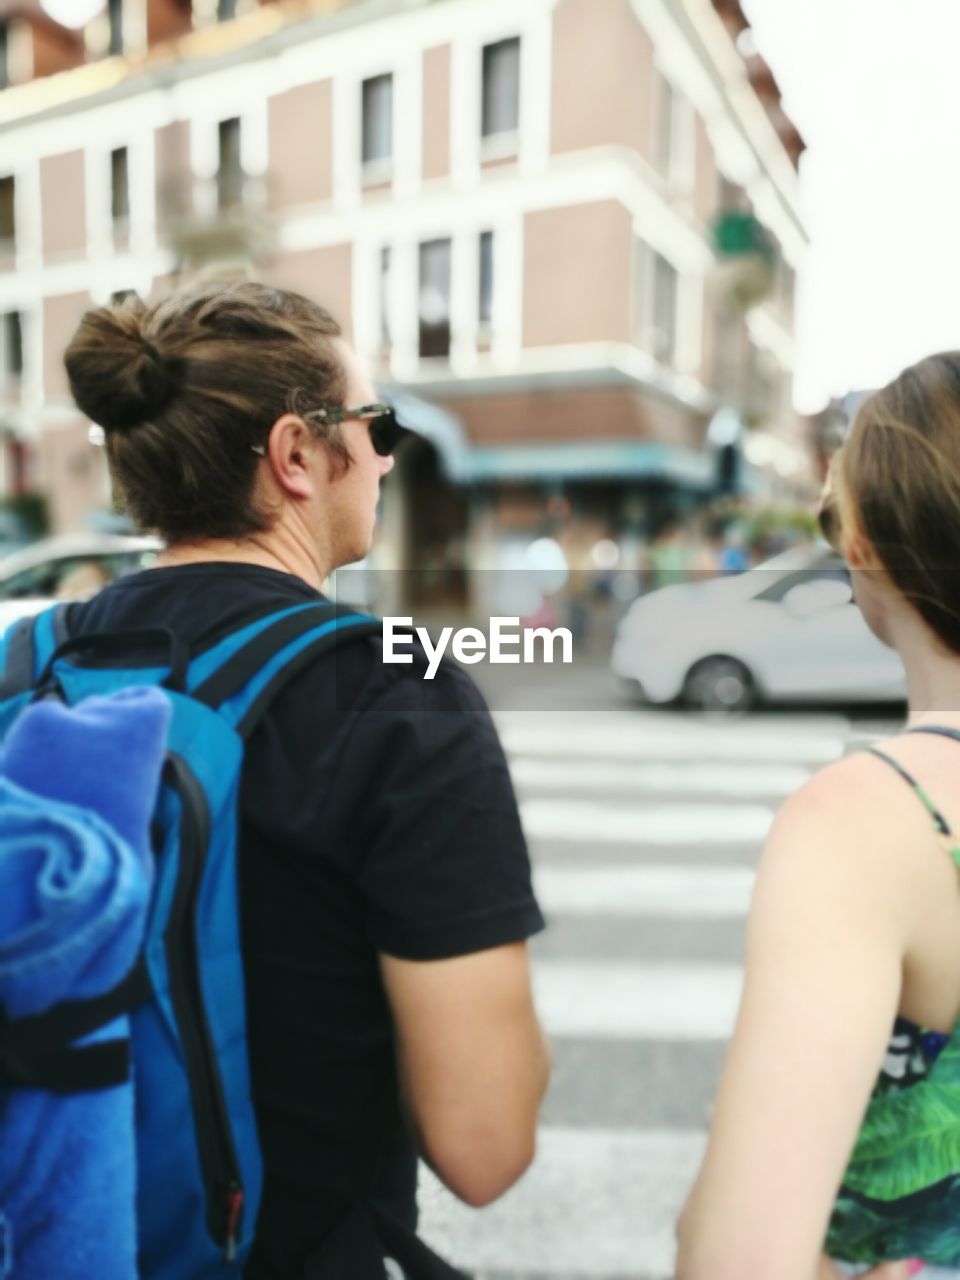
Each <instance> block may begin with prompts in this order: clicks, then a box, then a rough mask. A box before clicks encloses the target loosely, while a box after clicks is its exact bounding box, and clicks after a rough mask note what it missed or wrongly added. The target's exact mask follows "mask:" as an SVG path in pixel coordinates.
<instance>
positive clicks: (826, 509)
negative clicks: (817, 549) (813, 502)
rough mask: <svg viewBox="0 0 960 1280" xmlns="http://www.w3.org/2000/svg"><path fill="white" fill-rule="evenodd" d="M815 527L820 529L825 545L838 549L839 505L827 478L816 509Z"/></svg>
mask: <svg viewBox="0 0 960 1280" xmlns="http://www.w3.org/2000/svg"><path fill="white" fill-rule="evenodd" d="M817 527H818V528H819V530H820V536H821V537H822V538H823V540H824V542H825V543H826V544H827V546H829V547H832V548H833V550H834V551H837V552H839V551H840V507H839V505H838V503H837V497H836V494H835V493H834V491H833V486H832V484H831V483H830V480H829V478H828V480H827V483H826V486H825V488H824V490H823V494H822V495H821V498H820V506H819V508H818V509H817Z"/></svg>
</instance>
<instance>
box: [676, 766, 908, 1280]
mask: <svg viewBox="0 0 960 1280" xmlns="http://www.w3.org/2000/svg"><path fill="white" fill-rule="evenodd" d="M878 779H879V775H878V774H877V773H876V767H875V764H874V762H872V761H870V759H869V757H852V758H850V759H848V760H843V761H840V762H839V763H838V764H836V765H833V766H831V767H830V768H828V769H827V770H824V771H823V772H822V773H821V774H819V775H817V777H816V778H814V779H813V780H812V781H811V782H810V783H808V784H807V786H805V787H804V788H803V789H802V790H801V791H799V792H798V793H797V794H796V795H795V796H793V797H792V798H791V799H790V800H789V801H788V802H787V803H786V804H785V805H784V807H783V809H782V810H781V812H780V814H779V815H778V817H777V820H776V822H775V824H774V826H773V829H772V831H771V834H770V837H769V840H768V842H767V847H766V848H765V850H764V855H763V859H762V862H761V868H760V873H759V876H758V879H757V886H756V891H755V894H754V901H753V906H752V909H751V915H750V925H749V930H748V943H747V964H746V976H745V983H744V991H743V997H742V1001H741V1007H740V1014H739V1017H738V1021H737V1027H736V1031H735V1034H734V1038H733V1044H732V1047H731V1051H730V1056H729V1059H728V1062H727V1066H726V1069H725V1072H724V1076H723V1080H722V1082H721V1086H720V1091H719V1094H718V1097H717V1103H716V1110H715V1114H714V1118H713V1124H712V1128H711V1135H710V1142H709V1145H708V1149H707V1155H706V1158H705V1161H704V1165H703V1169H702V1171H701V1173H700V1177H699V1179H698V1182H697V1185H696V1187H695V1189H694V1192H693V1194H692V1195H691V1198H690V1201H689V1203H688V1205H687V1208H686V1209H685V1210H684V1213H683V1215H682V1217H681V1220H680V1224H679V1227H678V1236H679V1255H678V1263H677V1280H746V1278H747V1277H753V1278H756V1280H761V1278H762V1280H815V1278H816V1277H818V1268H820V1267H821V1266H823V1265H826V1264H822V1263H821V1249H822V1245H823V1240H824V1235H825V1232H826V1227H827V1222H828V1219H829V1215H830V1210H831V1208H832V1205H833V1201H834V1198H835V1196H836V1192H837V1189H838V1187H839V1184H840V1181H841V1178H842V1175H843V1172H844V1168H845V1166H846V1162H847V1159H848V1158H849V1154H850V1151H851V1149H852V1146H853V1143H854V1140H855V1138H856V1134H857V1130H858V1127H859V1125H860V1122H861V1120H862V1117H863V1112H864V1110H865V1107H866V1104H867V1101H868V1099H869V1096H870V1093H871V1090H872V1087H873V1085H874V1083H875V1080H876V1076H877V1073H878V1071H879V1068H880V1064H881V1062H882V1060H883V1056H884V1051H885V1047H886V1044H887V1041H888V1038H889V1035H890V1031H891V1028H892V1025H893V1021H894V1017H895V1015H896V1011H897V1005H898V1002H899V998H900V986H901V967H902V963H903V957H904V952H905V946H906V938H907V936H908V934H909V932H910V927H911V920H912V918H913V913H914V912H915V906H914V904H913V902H912V900H911V892H910V886H909V877H908V876H907V873H906V871H907V864H906V862H905V859H904V855H903V853H902V850H899V849H898V847H897V833H896V832H891V830H890V822H889V818H887V820H886V822H885V821H884V818H883V815H882V814H880V813H878V812H877V811H876V808H871V806H870V804H869V798H870V797H871V796H873V797H876V796H882V792H881V791H880V787H879V781H878ZM864 796H866V797H867V798H868V799H867V802H865V801H864V799H863V797H864ZM877 807H878V808H881V809H882V807H883V806H882V804H881V805H879V806H877ZM900 843H901V844H902V841H901V842H900ZM819 1274H820V1275H822V1274H823V1272H822V1271H821V1272H819ZM827 1274H829V1271H828V1272H827Z"/></svg>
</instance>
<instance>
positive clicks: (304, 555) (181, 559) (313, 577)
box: [154, 533, 327, 591]
mask: <svg viewBox="0 0 960 1280" xmlns="http://www.w3.org/2000/svg"><path fill="white" fill-rule="evenodd" d="M210 562H220V563H224V562H226V563H233V564H253V565H259V566H260V567H261V568H264V569H275V570H277V572H279V573H290V574H293V575H294V576H295V577H297V578H302V579H303V581H304V582H307V583H309V584H310V586H311V587H315V588H316V589H317V590H318V591H319V590H320V588H321V586H322V584H323V581H324V579H325V578H326V577H327V573H326V572H325V571H324V569H323V566H322V565H320V563H319V562H318V560H317V558H316V557H315V556H314V555H311V554H310V552H309V551H308V550H307V548H306V547H305V546H302V545H298V543H297V541H296V540H294V539H291V538H283V537H276V536H275V535H273V534H272V533H271V534H263V535H254V536H253V537H250V538H242V539H239V540H236V539H232V538H206V539H203V540H202V541H198V542H180V543H175V544H174V545H173V546H170V547H167V548H166V549H165V550H164V551H162V552H161V553H160V555H159V556H158V557H157V559H156V561H155V562H154V567H155V568H157V569H164V568H169V567H171V566H173V565H180V564H205V563H210Z"/></svg>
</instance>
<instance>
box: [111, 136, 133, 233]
mask: <svg viewBox="0 0 960 1280" xmlns="http://www.w3.org/2000/svg"><path fill="white" fill-rule="evenodd" d="M110 214H111V216H112V218H113V221H114V222H115V223H117V222H127V221H128V220H129V218H130V175H129V167H128V153H127V148H126V147H117V148H116V150H114V151H111V152H110Z"/></svg>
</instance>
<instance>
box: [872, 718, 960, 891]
mask: <svg viewBox="0 0 960 1280" xmlns="http://www.w3.org/2000/svg"><path fill="white" fill-rule="evenodd" d="M911 732H919V731H918V730H912V731H911ZM947 736H950V737H952V736H953V735H952V734H949V735H947ZM957 739H958V741H960V734H957ZM867 751H868V752H869V753H870V755H872V756H876V757H877V759H878V760H883V761H884V762H885V763H886V764H888V765H889V766H890V767H891V769H894V770H895V771H896V772H897V773H898V774H899V775H900V777H901V778H902V779H903V780H904V782H906V783H907V785H908V786H909V787H911V788H912V789H913V791H914V792H915V794H916V795H917V797H918V799H919V800H920V802H921V804H922V805H923V807H924V808H925V809H926V811H927V813H928V814H929V815H930V818H931V819H932V821H933V829H934V831H935V832H936V834H937V836H938V837H939V838H940V841H941V843H942V845H943V847H944V849H945V850H946V852H947V853H948V854H949V855H950V857H951V858H952V860H953V862H954V865H955V866H956V867H957V868H958V870H960V844H958V843H957V840H956V837H955V836H954V833H953V830H952V828H951V826H950V824H949V822H947V820H946V818H945V817H944V816H943V814H942V813H941V812H940V810H939V809H938V808H937V806H936V805H935V804H934V802H933V800H932V799H931V797H930V796H929V795H928V794H927V792H926V791H925V790H924V789H923V787H922V786H921V785H920V783H919V782H918V781H917V780H916V778H915V777H914V776H913V774H912V773H910V772H909V770H907V769H905V768H904V766H903V765H902V764H901V763H900V761H899V760H894V758H893V756H888V755H887V753H886V752H885V751H881V750H880V748H879V747H868V748H867Z"/></svg>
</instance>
